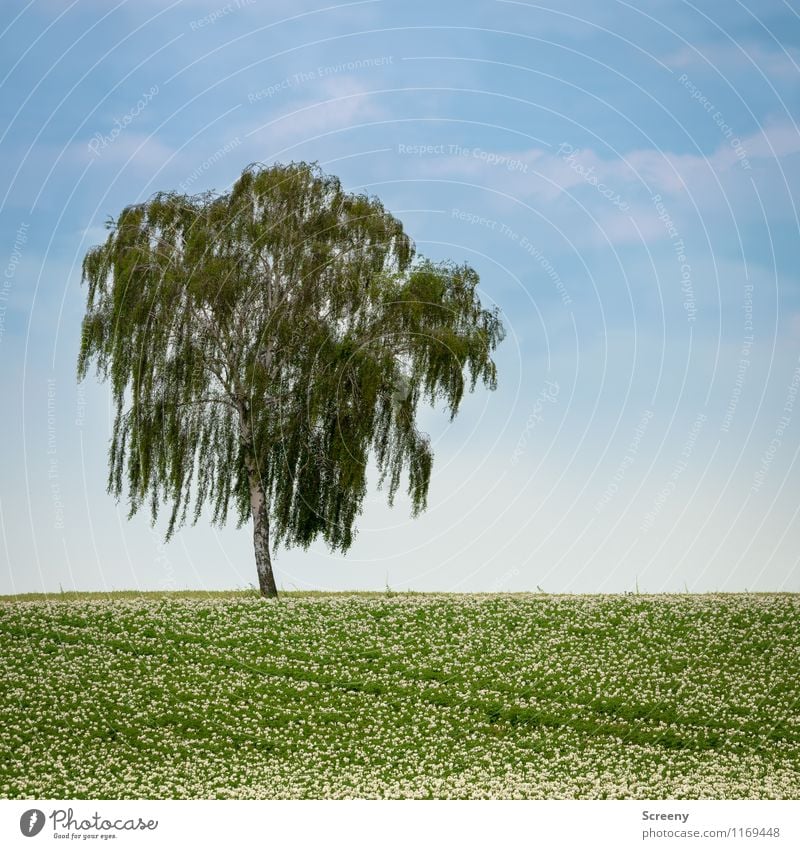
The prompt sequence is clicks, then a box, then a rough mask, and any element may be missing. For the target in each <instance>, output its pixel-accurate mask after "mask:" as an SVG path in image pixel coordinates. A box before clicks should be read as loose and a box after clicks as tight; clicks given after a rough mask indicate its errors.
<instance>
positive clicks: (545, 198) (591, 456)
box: [0, 0, 800, 592]
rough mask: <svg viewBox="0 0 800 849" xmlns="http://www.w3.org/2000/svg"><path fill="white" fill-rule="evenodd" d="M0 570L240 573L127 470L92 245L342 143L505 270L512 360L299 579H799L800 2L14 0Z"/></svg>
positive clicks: (293, 568) (526, 583)
mask: <svg viewBox="0 0 800 849" xmlns="http://www.w3.org/2000/svg"><path fill="white" fill-rule="evenodd" d="M4 9H5V10H6V15H5V20H6V21H7V23H4V24H3V26H4V27H5V29H4V30H2V36H0V45H2V51H1V52H0V56H2V59H0V81H1V82H0V86H1V87H0V91H1V92H2V100H1V101H0V104H1V106H0V108H2V117H3V120H2V123H1V124H0V126H1V127H2V145H3V156H2V158H0V173H1V174H2V177H1V178H0V189H2V199H1V201H0V203H1V205H0V224H1V225H2V233H3V240H2V246H1V247H0V260H2V264H3V269H4V271H3V278H2V281H0V362H1V363H2V370H0V387H2V399H3V402H4V403H3V404H2V408H0V422H2V434H3V448H4V454H3V474H2V489H0V508H1V509H0V520H1V524H0V535H2V544H0V559H2V567H0V592H20V591H34V590H47V591H54V590H55V591H57V590H58V588H59V586H61V587H63V588H64V589H72V588H77V589H111V588H117V589H120V588H141V589H158V588H161V587H192V588H222V587H236V586H239V587H243V586H247V585H248V584H251V583H253V582H254V580H255V578H254V567H253V561H252V552H251V542H250V534H249V530H248V529H247V528H243V529H240V530H237V529H236V528H234V527H233V526H229V527H228V528H225V529H223V530H219V529H214V528H211V527H210V526H209V525H208V524H207V523H206V522H203V521H201V523H199V524H198V525H197V526H196V527H194V528H187V529H185V530H183V531H182V532H181V533H179V534H178V535H177V536H176V538H175V539H174V540H173V541H171V542H170V543H169V544H167V545H164V544H163V540H162V536H161V531H163V528H159V527H158V526H157V527H156V528H155V529H153V528H151V527H150V526H149V523H148V520H147V518H146V517H144V516H138V517H136V518H134V519H133V520H131V521H128V520H127V518H126V512H127V511H126V508H125V505H124V504H121V505H117V504H116V503H115V502H114V501H113V499H112V498H111V497H110V496H108V495H107V494H106V490H105V482H106V465H105V464H106V450H107V444H108V437H109V429H110V407H109V399H108V391H107V388H106V387H105V386H102V385H99V384H98V383H97V382H96V380H95V379H94V378H93V377H90V378H89V379H87V380H86V381H85V382H84V383H83V384H82V385H81V386H78V385H77V384H76V381H75V359H76V355H77V341H78V334H79V327H80V320H81V317H82V312H83V307H84V299H85V290H83V289H82V288H81V285H80V263H81V259H82V257H83V255H84V253H85V252H86V250H87V249H88V248H89V247H90V246H91V245H93V244H96V243H97V242H98V241H100V240H101V239H102V238H103V233H104V230H103V223H104V221H105V220H106V219H107V218H108V217H109V216H115V215H116V214H118V212H119V211H120V210H121V209H122V208H123V207H124V206H125V205H127V204H129V203H133V202H138V201H142V200H145V199H146V198H148V197H149V196H150V195H151V194H153V193H154V192H156V191H159V190H172V189H181V190H185V191H190V192H195V191H204V190H207V189H215V190H218V191H224V190H225V189H226V188H227V187H228V186H229V185H230V184H231V182H232V181H233V180H235V178H236V177H237V176H238V174H239V173H240V172H241V170H242V168H243V167H244V166H245V165H247V164H248V163H251V162H255V161H258V162H265V163H271V162H275V161H289V160H307V161H318V162H319V163H320V164H321V165H322V167H323V168H324V169H325V170H327V171H330V172H333V173H336V174H338V175H339V176H340V177H341V178H342V180H343V182H344V183H345V185H346V186H347V187H348V188H351V189H353V190H359V191H368V192H370V193H374V194H377V195H379V196H380V197H381V198H382V199H383V200H384V202H385V203H386V205H387V206H388V207H389V208H390V209H391V210H392V211H393V212H394V213H395V214H397V215H398V216H399V217H400V218H401V219H402V220H403V221H404V223H405V225H406V229H407V230H408V232H410V234H411V235H412V236H413V238H414V239H415V241H416V244H417V247H418V250H419V252H420V253H423V254H426V255H428V256H431V257H434V258H452V259H456V260H459V261H463V260H466V261H468V262H470V263H471V264H473V265H474V266H475V267H476V268H477V269H478V271H479V272H480V274H481V281H482V283H481V292H482V297H483V298H484V300H485V302H486V303H487V304H497V305H498V306H499V307H500V309H501V311H502V313H503V316H504V320H505V323H506V326H507V329H508V336H507V339H506V340H505V342H504V343H503V345H502V346H501V348H500V350H499V351H498V356H497V360H498V366H499V372H500V386H499V389H498V390H497V392H494V393H488V392H483V391H479V392H476V393H475V394H474V395H473V396H471V397H470V398H469V399H467V400H466V401H465V403H464V404H463V407H462V411H461V414H460V415H459V417H458V418H457V419H456V420H455V421H454V422H452V423H451V422H448V420H447V417H446V415H445V414H444V413H443V411H441V410H428V411H426V412H425V413H424V416H423V424H424V426H425V429H426V430H428V432H429V433H430V434H431V436H432V439H433V441H434V445H435V449H436V463H435V468H434V478H433V481H432V484H431V490H430V498H429V505H430V506H429V509H428V511H427V513H426V514H424V515H423V516H422V517H420V518H418V519H416V520H413V521H412V520H411V519H410V518H409V511H408V504H407V502H406V501H405V500H403V499H398V502H397V504H396V505H395V507H394V508H393V509H389V508H388V507H386V506H385V503H384V498H383V496H382V494H381V493H379V492H377V491H375V492H373V493H371V494H370V497H369V499H368V502H367V504H366V508H365V511H364V514H363V516H362V518H361V522H360V525H359V528H360V533H359V535H358V537H357V540H356V543H355V545H354V546H353V548H352V549H351V551H350V552H349V553H348V554H347V555H346V556H344V557H342V556H340V555H331V554H330V553H329V552H327V551H326V550H325V548H324V547H323V546H322V545H318V546H314V547H312V548H311V549H310V550H309V551H307V552H304V551H288V552H278V555H277V558H276V561H275V565H276V573H277V580H278V584H279V586H281V585H282V586H284V587H285V588H287V589H288V588H292V587H298V588H306V587H313V588H333V589H344V588H364V589H368V588H369V589H374V588H383V587H384V586H385V585H386V584H387V583H388V584H389V585H391V586H392V587H393V588H397V589H406V588H413V589H418V590H504V591H512V590H528V589H530V590H535V589H536V588H537V586H539V587H542V588H543V589H544V590H546V591H548V592H621V591H625V590H633V589H635V587H636V586H638V587H639V589H640V590H642V591H651V592H658V591H683V590H685V589H688V590H691V591H710V590H721V591H722V590H724V591H734V590H736V591H738V590H745V589H748V590H779V589H785V590H794V591H797V590H800V569H798V558H799V557H800V554H799V553H798V552H799V551H800V547H799V546H798V543H800V515H798V513H799V511H800V486H798V452H800V401H798V400H797V395H798V390H800V299H799V298H798V294H799V293H800V278H799V277H798V275H799V274H800V272H799V271H798V266H799V263H798V259H800V251H798V245H799V244H800V241H799V240H798V236H799V235H800V233H799V230H800V223H799V219H798V208H797V201H796V200H795V197H796V196H797V188H798V178H799V177H800V132H799V131H798V126H797V123H796V120H797V116H798V105H799V104H798V94H799V93H800V88H799V87H798V83H800V18H798V14H797V13H796V12H795V11H793V10H792V8H791V6H790V5H789V4H787V3H784V2H775V1H774V0H761V1H760V2H759V3H755V2H754V0H748V2H747V3H740V2H733V3H719V2H704V3H689V2H679V0H669V2H666V0H647V2H641V3H636V4H633V3H626V2H619V0H610V2H608V3H602V4H601V3H597V2H588V1H587V0H565V2H554V0H553V2H551V3H550V4H549V5H548V4H547V3H545V4H536V3H527V2H476V3H456V2H440V3H430V2H428V3H422V2H405V3H402V4H400V3H392V2H381V0H369V2H356V3H347V4H338V5H337V4H330V5H324V4H316V5H315V4H313V3H300V4H298V3H296V2H292V3H289V2H283V0H279V2H272V3H267V2H263V0H253V2H245V0H239V2H236V0H233V2H230V3H227V4H226V3H221V2H219V0H207V2H206V0H178V2H174V3H172V4H168V3H160V2H155V0H141V2H137V3H134V2H120V3H117V4H116V5H115V4H113V3H105V2H103V3H101V2H99V1H98V0H76V2H73V3H71V4H69V3H62V2H55V0H32V2H29V3H21V2H9V3H6V5H5V7H4Z"/></svg>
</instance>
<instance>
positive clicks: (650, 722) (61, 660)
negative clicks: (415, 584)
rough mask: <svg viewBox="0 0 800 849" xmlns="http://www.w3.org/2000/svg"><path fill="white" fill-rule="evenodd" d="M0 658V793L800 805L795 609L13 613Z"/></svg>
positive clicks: (650, 606) (170, 606) (519, 599)
mask: <svg viewBox="0 0 800 849" xmlns="http://www.w3.org/2000/svg"><path fill="white" fill-rule="evenodd" d="M56 598H58V597H56ZM0 653H1V656H2V661H3V698H2V701H1V702H0V796H3V797H12V798H21V797H34V798H78V799H80V798H141V797H149V798H232V797H255V798H274V797H283V798H285V797H303V798H308V797H311V798H344V797H383V798H385V797H389V798H397V797H402V798H406V797H421V798H429V797H434V798H486V797H493V798H497V797H500V798H669V797H674V798H698V797H701V798H740V797H749V798H794V799H797V798H799V797H800V597H798V596H793V595H706V596H689V595H686V596H639V595H626V596H544V595H541V596H531V595H483V596H458V595H451V596H446V595H394V596H388V595H387V596H375V595H373V596H369V595H327V596H324V595H323V596H316V597H314V596H301V595H298V596H292V595H291V594H287V595H285V596H284V597H283V598H282V599H281V600H279V601H277V602H274V601H273V602H266V601H261V600H259V599H258V598H256V597H254V596H250V595H247V594H244V593H240V594H238V595H237V594H230V595H227V596H221V597H182V596H180V595H174V596H172V597H170V596H158V597H127V596H111V597H108V598H106V599H102V598H101V599H92V598H78V599H75V600H63V601H62V600H55V601H54V600H52V597H51V600H50V601H45V600H36V601H22V600H18V599H15V600H7V601H4V602H0Z"/></svg>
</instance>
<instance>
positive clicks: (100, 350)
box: [78, 163, 503, 594]
mask: <svg viewBox="0 0 800 849" xmlns="http://www.w3.org/2000/svg"><path fill="white" fill-rule="evenodd" d="M83 275H84V280H85V281H86V282H87V283H88V293H87V306H86V313H85V317H84V320H83V327H82V339H81V349H80V354H79V359H78V375H79V378H80V379H82V378H83V377H84V376H85V375H86V374H87V371H88V369H89V367H90V365H91V364H92V363H94V364H95V366H96V369H97V372H98V375H99V376H100V378H101V379H104V380H108V381H109V383H110V385H111V390H112V393H113V400H114V405H115V420H114V427H113V434H112V438H111V446H110V452H109V478H108V487H109V491H110V492H111V493H112V494H113V495H115V496H116V497H117V498H119V497H121V496H122V495H123V493H126V492H127V497H128V499H129V505H130V514H131V515H133V514H134V513H136V512H137V511H138V510H139V509H140V508H141V507H142V506H145V505H146V506H149V509H150V511H151V514H152V519H153V521H155V520H156V518H157V517H158V515H159V511H160V509H161V507H162V506H167V507H168V509H169V521H168V525H167V536H168V537H169V536H171V535H172V534H173V532H174V531H175V529H176V528H178V527H180V525H181V524H183V523H184V522H185V521H187V520H191V521H197V520H198V518H199V517H200V516H201V514H202V511H203V509H204V507H208V508H210V511H211V518H212V521H214V522H216V523H224V522H225V521H226V519H228V517H229V513H231V511H232V512H233V514H234V515H235V517H236V519H237V520H238V522H239V523H240V524H241V523H244V522H245V521H247V520H248V518H251V517H252V518H253V520H254V524H255V526H256V531H258V525H259V523H261V524H262V525H264V526H265V527H263V528H262V531H263V533H262V539H261V543H259V539H258V537H256V559H257V561H258V559H259V550H258V549H259V544H261V545H262V546H264V545H266V549H267V551H266V558H267V565H268V566H269V538H268V533H269V531H270V529H271V531H272V532H273V533H274V538H275V542H276V543H277V544H281V545H287V546H291V545H300V546H308V545H309V544H310V543H311V542H312V541H313V540H314V539H315V538H316V537H318V536H321V537H322V538H323V539H324V540H325V541H326V542H327V543H328V544H329V545H330V546H331V547H332V548H333V549H338V550H346V549H347V548H348V547H349V546H350V544H351V542H352V539H353V533H354V524H355V520H356V518H357V516H358V515H359V513H360V511H361V508H362V504H363V500H364V496H365V494H366V490H367V465H368V459H369V458H370V457H372V458H374V462H375V464H376V465H377V468H378V470H379V473H380V479H381V483H382V484H384V485H385V486H386V489H387V491H388V498H389V502H390V503H391V502H392V500H393V498H394V496H395V493H396V492H397V490H398V487H399V486H400V484H401V479H402V476H403V472H404V471H405V472H406V473H407V485H408V492H409V495H410V498H411V502H412V509H413V512H414V513H417V512H419V511H420V510H422V509H423V508H424V507H425V504H426V497H427V493H428V486H429V482H430V477H431V467H432V461H433V457H432V454H431V448H430V443H429V440H428V437H427V436H426V435H425V434H424V433H422V432H420V430H419V429H418V427H417V424H416V413H417V410H418V407H419V405H420V403H421V402H423V401H426V402H430V403H432V404H436V403H444V405H445V406H446V407H447V409H448V411H449V414H450V415H451V416H455V415H456V413H457V411H458V408H459V404H460V402H461V399H462V397H463V394H464V391H465V389H470V390H471V389H473V388H474V387H475V385H476V384H477V382H478V381H482V382H483V383H485V384H486V385H487V386H488V387H490V388H494V386H495V384H496V368H495V364H494V362H493V360H492V357H491V354H492V352H493V350H494V349H495V347H496V345H497V344H498V342H499V341H500V340H501V338H502V335H503V329H502V324H501V322H500V319H499V315H498V311H497V310H496V309H494V310H487V309H484V308H483V306H482V305H481V302H480V299H479V297H478V294H477V286H478V282H479V279H478V274H477V273H476V272H475V271H474V270H473V269H472V268H470V267H469V266H468V265H466V264H461V265H459V264H455V263H451V262H443V263H434V262H431V261H429V260H426V259H420V258H416V257H415V250H414V245H413V243H412V241H411V239H410V238H409V236H408V235H407V234H406V233H405V231H404V229H403V225H402V224H401V222H400V221H399V220H398V219H397V218H395V217H394V216H393V215H391V214H390V213H389V212H388V211H387V210H386V209H385V208H384V206H383V204H382V203H381V202H380V201H379V200H378V199H377V198H375V197H370V196H367V195H364V194H353V193H348V192H346V191H345V190H344V189H343V188H342V185H341V183H340V181H339V180H338V179H337V178H336V177H334V176H329V175H326V174H323V173H322V172H321V171H320V169H319V168H318V167H317V166H315V165H308V164H306V163H293V164H290V165H276V166H271V167H263V166H256V165H253V166H249V167H248V168H246V169H245V171H244V172H243V173H242V175H241V177H240V178H239V179H238V180H237V181H236V182H235V183H234V185H233V186H232V188H231V189H230V191H228V192H226V193H224V194H213V193H205V194H200V195H195V196H189V195H184V194H177V193H159V194H157V195H155V196H154V197H152V198H151V199H150V200H148V201H147V202H145V203H141V204H135V205H131V206H128V207H126V208H125V209H124V210H123V211H122V212H121V213H120V215H119V216H118V217H117V218H116V219H115V220H112V221H109V235H108V237H107V239H106V241H105V243H104V244H102V245H99V246H96V247H94V248H92V249H90V250H89V252H88V253H87V255H86V257H85V259H84V262H83ZM259 498H260V501H258V504H256V500H258V499H259ZM263 554H264V553H263V552H262V556H263ZM269 568H270V577H271V566H269ZM261 571H262V570H261V566H260V565H259V576H260V577H261ZM261 587H262V591H264V592H265V593H266V594H274V593H273V592H272V591H271V590H269V588H267V589H265V585H264V582H263V581H261ZM272 589H273V590H274V582H273V586H272Z"/></svg>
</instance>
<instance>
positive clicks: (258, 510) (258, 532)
mask: <svg viewBox="0 0 800 849" xmlns="http://www.w3.org/2000/svg"><path fill="white" fill-rule="evenodd" d="M268 507H269V505H268V504H267V498H266V496H265V494H264V488H263V487H262V485H261V481H260V480H259V478H258V473H257V472H250V509H251V511H252V513H253V547H254V548H255V552H256V570H257V571H258V587H259V589H260V590H261V595H262V596H264V598H277V597H278V588H277V587H276V586H275V576H274V575H273V574H272V559H271V558H270V555H269V509H268Z"/></svg>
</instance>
